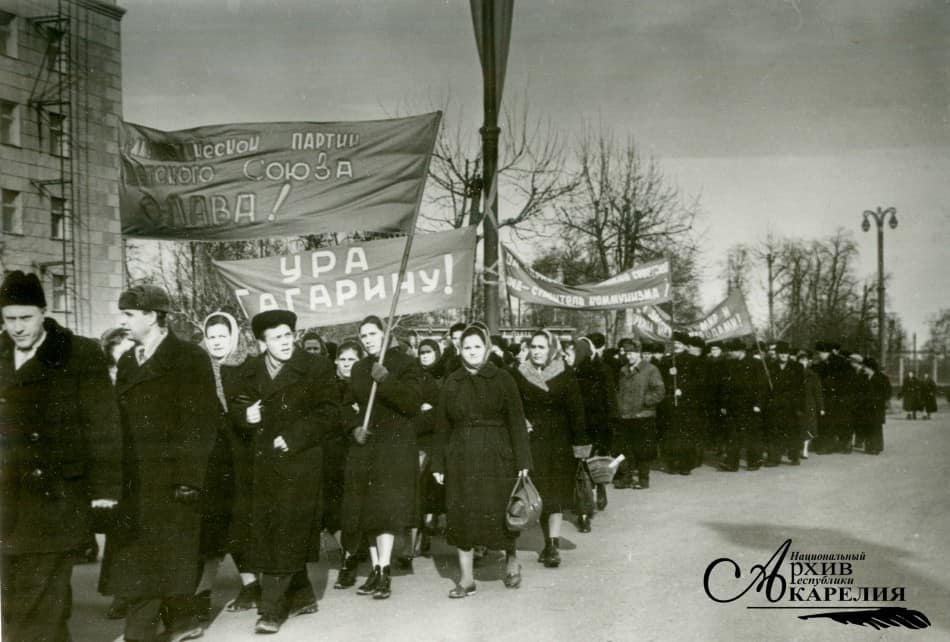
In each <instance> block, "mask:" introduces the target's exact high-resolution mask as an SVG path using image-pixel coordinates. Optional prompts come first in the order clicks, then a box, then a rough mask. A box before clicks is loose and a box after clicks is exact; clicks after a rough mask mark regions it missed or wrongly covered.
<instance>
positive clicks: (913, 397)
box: [897, 372, 924, 419]
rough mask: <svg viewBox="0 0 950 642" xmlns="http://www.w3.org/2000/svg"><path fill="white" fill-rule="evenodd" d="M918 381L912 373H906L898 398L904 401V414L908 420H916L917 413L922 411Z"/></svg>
mask: <svg viewBox="0 0 950 642" xmlns="http://www.w3.org/2000/svg"><path fill="white" fill-rule="evenodd" d="M920 392H921V390H920V381H919V380H918V379H917V375H915V374H914V373H913V372H908V373H907V377H906V378H905V379H904V385H903V386H901V390H900V393H898V395H897V396H898V397H900V398H901V399H903V400H904V412H906V413H907V418H908V419H917V413H918V412H920V411H921V410H923V409H924V405H923V403H922V400H921V394H920Z"/></svg>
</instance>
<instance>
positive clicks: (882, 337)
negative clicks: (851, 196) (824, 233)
mask: <svg viewBox="0 0 950 642" xmlns="http://www.w3.org/2000/svg"><path fill="white" fill-rule="evenodd" d="M888 214H890V218H889V219H888V221H887V224H888V225H890V226H891V229H892V230H893V229H895V228H896V227H897V209H896V208H894V207H888V208H887V209H883V208H881V207H878V208H877V210H864V220H863V221H862V222H861V229H862V230H864V231H865V232H870V231H871V220H870V219H871V218H873V219H874V222H875V223H877V332H878V339H879V341H880V359H881V361H880V363H881V368H882V369H883V368H884V367H885V364H886V362H885V359H886V357H887V340H886V334H887V333H886V332H885V331H884V219H885V218H887V215H888ZM868 217H870V218H868Z"/></svg>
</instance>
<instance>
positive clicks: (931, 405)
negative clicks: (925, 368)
mask: <svg viewBox="0 0 950 642" xmlns="http://www.w3.org/2000/svg"><path fill="white" fill-rule="evenodd" d="M920 397H921V404H920V405H921V406H923V411H924V419H930V415H932V414H934V413H936V412H937V384H936V382H935V381H934V380H933V379H931V378H930V375H929V374H927V373H926V372H925V373H924V374H923V378H922V379H921V380H920Z"/></svg>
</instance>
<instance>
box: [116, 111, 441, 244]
mask: <svg viewBox="0 0 950 642" xmlns="http://www.w3.org/2000/svg"><path fill="white" fill-rule="evenodd" d="M440 117H441V114H440V113H439V112H434V113H431V114H424V115H422V116H413V117H410V118H397V119H391V120H375V121H354V122H337V123H308V122H296V123H250V124H235V125H214V126H209V127H197V128H194V129H186V130H180V131H173V132H163V131H159V130H156V129H150V128H148V127H143V126H141V125H134V124H131V123H123V124H122V127H121V128H120V132H121V135H120V153H121V157H122V181H121V185H120V206H121V213H122V233H123V234H125V235H126V236H133V237H143V238H155V239H169V240H176V239H177V240H184V239H189V240H204V241H226V240H241V239H253V238H262V237H271V236H297V235H305V234H322V233H326V232H339V231H351V230H361V231H376V232H391V233H398V232H409V231H410V229H411V227H412V222H413V215H414V213H415V208H416V206H417V204H418V202H419V199H420V197H421V193H422V190H423V189H424V187H425V181H426V168H427V163H428V158H429V155H430V154H431V153H432V147H433V145H434V144H435V138H436V135H437V133H438V128H439V120H440Z"/></svg>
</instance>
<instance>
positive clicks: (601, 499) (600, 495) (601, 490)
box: [597, 484, 607, 511]
mask: <svg viewBox="0 0 950 642" xmlns="http://www.w3.org/2000/svg"><path fill="white" fill-rule="evenodd" d="M605 508H607V485H606V484H597V510H599V511H602V510H604V509H605Z"/></svg>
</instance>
